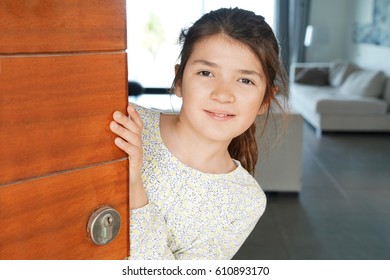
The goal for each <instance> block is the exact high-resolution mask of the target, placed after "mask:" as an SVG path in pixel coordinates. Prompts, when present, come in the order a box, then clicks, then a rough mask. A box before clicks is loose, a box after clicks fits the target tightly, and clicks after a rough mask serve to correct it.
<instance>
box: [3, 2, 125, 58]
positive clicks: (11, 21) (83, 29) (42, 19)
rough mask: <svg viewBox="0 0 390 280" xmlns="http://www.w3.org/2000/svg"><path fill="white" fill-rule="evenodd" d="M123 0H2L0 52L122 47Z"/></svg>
mask: <svg viewBox="0 0 390 280" xmlns="http://www.w3.org/2000/svg"><path fill="white" fill-rule="evenodd" d="M125 13H126V8H125V0H110V1H107V0H88V1H80V0H66V1H64V0H2V1H0V30H1V32H0V53H46V52H73V51H78V52H79V51H102V50H103V51H104V50H123V49H125V48H126V40H125V38H126V16H125Z"/></svg>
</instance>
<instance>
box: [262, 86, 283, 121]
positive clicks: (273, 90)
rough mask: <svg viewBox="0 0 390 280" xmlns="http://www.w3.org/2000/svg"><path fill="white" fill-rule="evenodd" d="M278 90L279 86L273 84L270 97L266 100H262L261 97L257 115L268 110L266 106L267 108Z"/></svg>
mask: <svg viewBox="0 0 390 280" xmlns="http://www.w3.org/2000/svg"><path fill="white" fill-rule="evenodd" d="M278 90H279V88H278V87H277V86H274V87H273V89H272V97H271V98H269V99H268V100H267V102H264V99H263V102H262V104H261V106H260V109H259V111H258V112H257V114H258V115H262V114H264V113H265V112H267V111H268V108H269V106H270V104H271V101H272V100H273V99H274V98H275V95H276V93H277V92H278Z"/></svg>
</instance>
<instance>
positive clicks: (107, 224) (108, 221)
mask: <svg viewBox="0 0 390 280" xmlns="http://www.w3.org/2000/svg"><path fill="white" fill-rule="evenodd" d="M104 226H105V227H110V226H112V216H111V215H108V216H107V217H106V219H105V221H104Z"/></svg>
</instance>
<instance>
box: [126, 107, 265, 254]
mask: <svg viewBox="0 0 390 280" xmlns="http://www.w3.org/2000/svg"><path fill="white" fill-rule="evenodd" d="M134 106H135V108H136V110H137V111H138V113H139V114H140V116H141V118H142V120H143V122H144V130H143V137H142V139H143V149H144V159H143V160H144V163H143V170H142V180H143V183H144V187H145V190H146V193H147V196H148V199H149V203H148V204H147V205H146V206H144V207H141V208H138V209H133V210H131V212H130V259H144V260H146V259H152V260H159V259H187V260H188V259H214V260H217V259H231V258H232V257H233V256H234V254H235V253H236V252H237V251H238V249H239V248H240V247H241V245H242V244H243V242H244V241H245V239H246V238H247V237H248V235H249V234H250V232H251V231H252V230H253V228H254V226H255V225H256V223H257V221H258V220H259V218H260V216H261V215H262V214H263V212H264V210H265V206H266V197H265V195H264V192H263V191H262V189H261V188H260V186H259V184H258V183H257V182H256V180H255V179H254V178H253V177H252V176H251V175H250V174H249V173H248V172H247V171H246V170H245V169H244V168H243V167H242V166H241V164H240V163H239V162H238V161H235V163H236V165H237V168H236V169H235V170H233V171H232V172H230V173H227V174H207V173H203V172H200V171H198V170H195V169H193V168H191V167H189V166H186V165H185V164H183V163H182V162H180V161H179V160H178V159H177V158H176V157H175V156H174V155H173V154H172V153H171V152H170V151H169V150H168V149H167V147H166V146H165V145H164V143H163V141H162V138H161V135H160V113H161V112H158V111H154V110H149V109H145V108H143V107H140V106H137V105H134Z"/></svg>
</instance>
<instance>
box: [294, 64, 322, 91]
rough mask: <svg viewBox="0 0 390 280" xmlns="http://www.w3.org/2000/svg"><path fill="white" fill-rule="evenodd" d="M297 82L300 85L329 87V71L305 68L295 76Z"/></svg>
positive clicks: (320, 68)
mask: <svg viewBox="0 0 390 280" xmlns="http://www.w3.org/2000/svg"><path fill="white" fill-rule="evenodd" d="M295 82H296V83H299V84H307V85H316V86H327V85H329V71H328V68H327V67H312V68H304V69H302V70H301V71H299V72H298V73H297V74H296V75H295Z"/></svg>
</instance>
